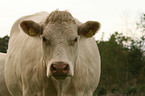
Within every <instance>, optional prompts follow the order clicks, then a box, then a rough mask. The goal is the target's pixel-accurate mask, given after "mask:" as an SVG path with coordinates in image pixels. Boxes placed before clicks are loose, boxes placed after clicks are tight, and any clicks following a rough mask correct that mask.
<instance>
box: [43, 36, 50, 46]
mask: <svg viewBox="0 0 145 96" xmlns="http://www.w3.org/2000/svg"><path fill="white" fill-rule="evenodd" d="M42 40H43V42H45V43H46V44H47V45H50V44H51V41H50V40H47V39H46V38H45V37H44V36H42Z"/></svg>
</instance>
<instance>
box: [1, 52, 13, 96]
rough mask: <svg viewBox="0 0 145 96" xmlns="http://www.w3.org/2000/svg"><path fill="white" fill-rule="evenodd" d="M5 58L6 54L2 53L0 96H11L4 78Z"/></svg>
mask: <svg viewBox="0 0 145 96" xmlns="http://www.w3.org/2000/svg"><path fill="white" fill-rule="evenodd" d="M5 57H6V54H4V53H0V96H11V95H10V93H9V91H8V89H7V87H6V84H5V78H4V67H5Z"/></svg>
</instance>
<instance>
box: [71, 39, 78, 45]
mask: <svg viewBox="0 0 145 96" xmlns="http://www.w3.org/2000/svg"><path fill="white" fill-rule="evenodd" d="M78 39H79V37H76V38H75V39H73V40H70V45H71V46H73V45H74V44H75V43H76V42H78Z"/></svg>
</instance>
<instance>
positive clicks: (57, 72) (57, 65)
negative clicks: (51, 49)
mask: <svg viewBox="0 0 145 96" xmlns="http://www.w3.org/2000/svg"><path fill="white" fill-rule="evenodd" d="M50 71H51V75H52V76H53V77H54V78H55V79H65V78H66V77H68V76H69V71H70V66H69V64H67V63H65V62H54V63H52V64H51V66H50Z"/></svg>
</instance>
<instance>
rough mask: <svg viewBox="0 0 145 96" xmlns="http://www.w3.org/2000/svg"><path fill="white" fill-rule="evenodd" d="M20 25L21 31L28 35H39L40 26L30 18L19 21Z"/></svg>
mask: <svg viewBox="0 0 145 96" xmlns="http://www.w3.org/2000/svg"><path fill="white" fill-rule="evenodd" d="M20 26H21V28H22V29H23V31H24V32H25V33H26V34H28V35H29V36H38V35H41V26H40V25H39V24H38V23H36V22H34V21H32V20H26V21H22V22H21V23H20Z"/></svg>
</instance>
